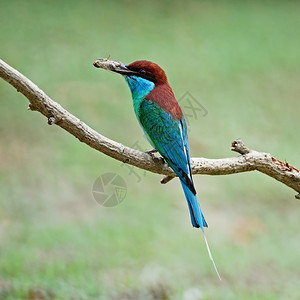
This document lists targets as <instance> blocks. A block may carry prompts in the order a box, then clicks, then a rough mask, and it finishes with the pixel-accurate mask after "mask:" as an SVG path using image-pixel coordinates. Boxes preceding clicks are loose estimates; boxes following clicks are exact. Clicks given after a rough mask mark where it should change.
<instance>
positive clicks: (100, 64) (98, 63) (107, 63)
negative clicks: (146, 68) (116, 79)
mask: <svg viewBox="0 0 300 300" xmlns="http://www.w3.org/2000/svg"><path fill="white" fill-rule="evenodd" d="M93 65H94V67H96V68H101V69H104V70H108V71H112V72H115V73H119V74H121V75H125V76H131V75H138V74H139V73H138V72H136V71H132V70H129V69H128V67H127V66H126V65H125V64H123V63H122V62H119V61H115V60H109V59H108V58H99V59H97V60H95V61H94V62H93Z"/></svg>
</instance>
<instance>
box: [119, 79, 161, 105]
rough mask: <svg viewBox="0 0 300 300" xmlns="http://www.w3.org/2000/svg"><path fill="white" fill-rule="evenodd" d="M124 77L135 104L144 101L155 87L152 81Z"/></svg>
mask: <svg viewBox="0 0 300 300" xmlns="http://www.w3.org/2000/svg"><path fill="white" fill-rule="evenodd" d="M124 77H125V80H126V82H127V84H128V86H129V88H130V91H131V94H132V99H133V102H135V101H139V100H142V99H144V98H145V97H146V96H147V95H148V94H149V93H150V92H151V91H152V90H153V89H154V87H155V84H154V83H153V82H152V81H149V80H147V79H144V78H141V77H138V76H124ZM134 104H135V103H134Z"/></svg>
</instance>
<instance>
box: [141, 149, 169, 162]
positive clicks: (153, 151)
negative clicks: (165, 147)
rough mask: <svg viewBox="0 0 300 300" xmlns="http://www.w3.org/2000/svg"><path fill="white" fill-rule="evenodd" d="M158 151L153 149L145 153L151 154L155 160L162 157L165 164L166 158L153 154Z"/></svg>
mask: <svg viewBox="0 0 300 300" xmlns="http://www.w3.org/2000/svg"><path fill="white" fill-rule="evenodd" d="M157 152H158V151H157V150H156V149H151V150H148V151H145V153H147V154H148V155H150V156H151V158H152V159H153V160H157V159H160V160H161V161H162V163H163V164H164V163H165V159H164V158H163V157H162V156H161V157H156V156H155V155H154V154H153V153H157Z"/></svg>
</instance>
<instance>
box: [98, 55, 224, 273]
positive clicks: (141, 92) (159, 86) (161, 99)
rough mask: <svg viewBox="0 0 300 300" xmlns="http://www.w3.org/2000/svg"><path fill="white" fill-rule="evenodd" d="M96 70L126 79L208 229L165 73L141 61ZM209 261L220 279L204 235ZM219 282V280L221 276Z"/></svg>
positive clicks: (150, 132) (195, 215) (153, 140)
mask: <svg viewBox="0 0 300 300" xmlns="http://www.w3.org/2000/svg"><path fill="white" fill-rule="evenodd" d="M94 66H95V67H98V68H103V69H107V70H110V71H113V72H116V73H119V74H121V75H123V76H124V78H125V80H126V82H127V84H128V86H129V88H130V91H131V94H132V99H133V107H134V112H135V114H136V117H137V119H138V121H139V123H140V125H141V127H142V129H143V130H144V132H145V135H146V137H147V139H148V141H149V142H150V144H151V145H152V146H153V147H154V149H156V150H157V151H158V152H159V153H160V155H161V156H162V157H163V158H164V159H165V161H166V162H167V163H168V165H169V166H170V167H171V168H172V169H173V171H174V172H175V174H176V175H177V176H178V177H179V179H180V183H181V185H182V188H183V191H184V194H185V197H186V200H187V203H188V207H189V211H190V217H191V222H192V225H193V226H194V227H200V228H201V230H202V232H203V234H204V227H208V226H207V223H206V221H205V219H204V216H203V214H202V211H201V208H200V205H199V202H198V199H197V196H196V190H195V186H194V183H193V178H192V169H191V161H190V149H189V143H188V136H187V126H186V121H185V117H184V115H183V113H182V110H181V108H180V106H179V104H178V102H177V101H176V98H175V96H174V93H173V91H172V89H171V87H170V85H169V83H168V80H167V76H166V74H165V72H164V70H163V69H162V68H161V67H159V66H158V65H157V64H155V63H153V62H151V61H147V60H138V61H135V62H133V63H131V64H129V65H125V64H123V63H120V62H116V61H112V60H109V59H99V60H96V61H95V62H94ZM204 239H205V243H206V246H207V250H208V253H209V256H210V259H211V260H212V262H213V265H214V267H215V270H216V272H217V274H218V276H219V273H218V271H217V268H216V265H215V263H214V260H213V258H212V255H211V252H210V250H209V246H208V243H207V240H206V237H205V235H204ZM219 278H220V276H219Z"/></svg>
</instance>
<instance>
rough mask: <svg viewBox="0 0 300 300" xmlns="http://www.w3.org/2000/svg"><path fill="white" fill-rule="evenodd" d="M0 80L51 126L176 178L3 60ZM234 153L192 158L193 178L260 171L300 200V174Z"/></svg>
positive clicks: (242, 149)
mask: <svg viewBox="0 0 300 300" xmlns="http://www.w3.org/2000/svg"><path fill="white" fill-rule="evenodd" d="M0 76H1V77H2V78H3V79H4V80H5V81H7V82H8V83H9V84H11V85H12V86H14V87H15V88H16V89H17V91H19V92H21V93H22V94H23V95H24V96H25V97H26V98H27V99H28V100H29V102H30V104H29V107H28V109H29V110H32V111H34V110H36V111H38V112H40V113H41V114H43V115H44V116H45V117H47V119H48V124H49V125H52V124H56V125H58V126H60V127H61V128H63V129H65V130H66V131H68V132H69V133H70V134H72V135H73V136H75V137H76V138H78V139H79V140H80V141H81V142H83V143H85V144H87V145H89V146H90V147H92V148H94V149H96V150H98V151H100V152H102V153H104V154H106V155H108V156H110V157H112V158H114V159H117V160H119V161H122V162H124V163H127V164H130V165H133V166H135V167H138V168H141V169H144V170H147V171H150V172H153V173H158V174H162V175H165V177H164V178H163V179H162V180H161V183H167V182H169V181H170V180H172V179H173V178H174V177H175V176H176V175H175V174H174V172H173V171H172V170H171V169H170V168H169V166H168V165H167V164H166V163H164V162H163V160H161V159H158V158H156V157H154V156H153V155H150V154H148V153H143V152H140V151H137V150H134V149H131V148H129V147H126V146H124V145H122V144H120V143H118V142H115V141H112V140H110V139H108V138H107V137H105V136H103V135H101V134H100V133H98V132H96V131H95V130H93V129H92V128H90V127H89V126H88V125H86V124H85V123H84V122H82V121H81V120H80V119H78V118H77V117H75V116H73V115H72V114H70V113H69V112H68V111H67V110H65V109H64V108H63V107H62V106H61V105H59V104H58V103H56V102H54V101H53V100H52V99H51V98H50V97H49V96H47V95H46V94H45V93H44V92H43V91H42V90H41V89H40V88H39V87H37V86H36V85H35V84H34V83H33V82H31V81H30V80H29V79H28V78H27V77H25V76H24V75H22V74H21V73H20V72H18V71H17V70H15V69H14V68H12V67H11V66H9V65H8V64H6V63H5V62H4V61H2V60H0ZM231 150H232V151H235V152H238V153H240V154H241V155H240V156H238V157H231V158H222V159H207V158H192V170H193V174H206V175H227V174H235V173H241V172H249V171H254V170H257V171H259V172H262V173H264V174H266V175H268V176H270V177H272V178H274V179H276V180H278V181H280V182H282V183H283V184H285V185H287V186H288V187H290V188H292V189H293V190H295V191H296V192H297V193H299V194H298V195H296V198H298V199H299V198H300V172H299V170H297V169H296V168H294V167H292V166H291V165H289V164H288V163H283V162H281V161H279V160H277V159H276V158H274V157H273V156H272V155H271V154H269V153H262V152H257V151H254V150H251V149H248V148H247V147H246V146H245V145H244V144H243V142H242V141H241V140H236V141H234V142H233V143H232V147H231Z"/></svg>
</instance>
